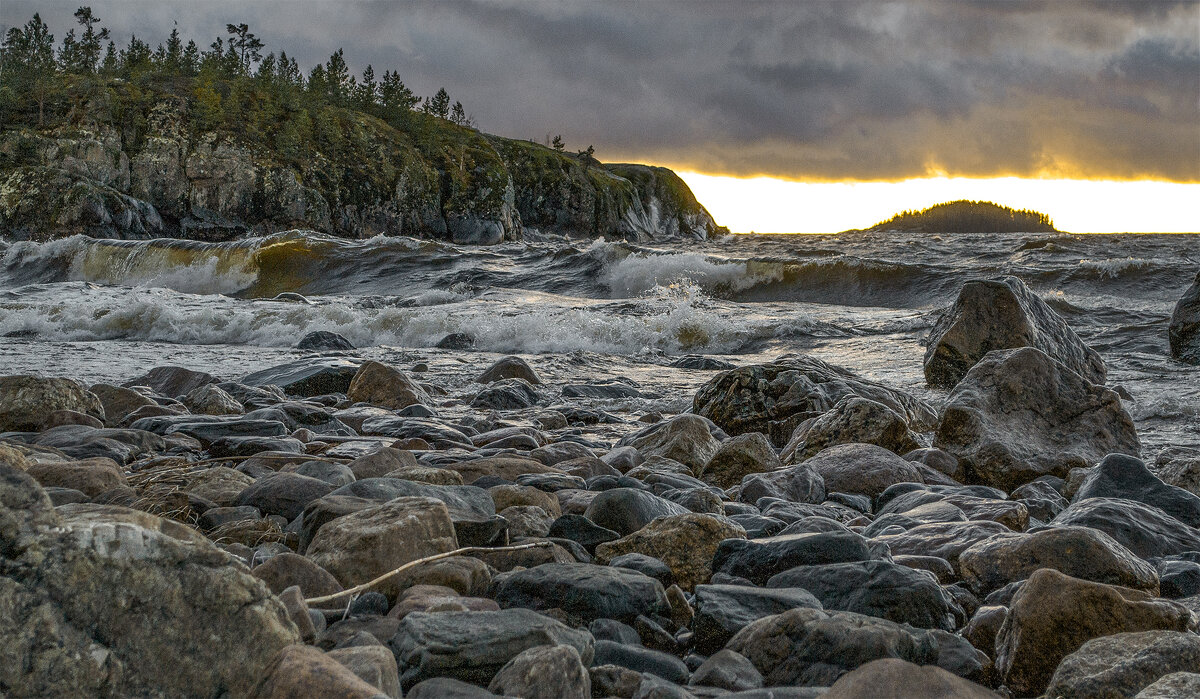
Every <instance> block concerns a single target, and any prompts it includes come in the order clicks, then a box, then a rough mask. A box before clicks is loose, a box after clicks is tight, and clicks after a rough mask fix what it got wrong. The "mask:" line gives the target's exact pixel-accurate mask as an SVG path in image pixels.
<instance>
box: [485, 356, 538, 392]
mask: <svg viewBox="0 0 1200 699" xmlns="http://www.w3.org/2000/svg"><path fill="white" fill-rule="evenodd" d="M505 379H522V380H524V381H528V382H529V383H531V384H533V385H534V386H538V385H540V384H541V383H542V380H541V378H539V377H538V375H537V372H536V371H534V370H533V367H531V366H529V363H528V362H526V361H525V360H524V359H521V358H520V357H511V356H510V357H504V358H503V359H499V360H497V361H496V363H495V364H493V365H491V366H490V367H488V368H487V369H485V370H484V372H483V373H482V374H480V375H479V376H478V377H476V379H475V381H476V382H477V383H485V384H486V383H493V382H495V381H503V380H505Z"/></svg>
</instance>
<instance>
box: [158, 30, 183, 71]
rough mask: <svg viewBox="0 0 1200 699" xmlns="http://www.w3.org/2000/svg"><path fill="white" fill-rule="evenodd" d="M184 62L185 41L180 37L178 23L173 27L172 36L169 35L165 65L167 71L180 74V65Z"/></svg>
mask: <svg viewBox="0 0 1200 699" xmlns="http://www.w3.org/2000/svg"><path fill="white" fill-rule="evenodd" d="M182 63H183V41H182V40H181V39H180V38H179V24H178V23H176V24H175V26H174V27H173V28H172V29H171V36H169V37H167V51H166V58H165V60H164V61H163V67H164V68H165V69H166V70H167V72H169V73H171V74H174V75H178V74H179V72H180V67H181V65H182Z"/></svg>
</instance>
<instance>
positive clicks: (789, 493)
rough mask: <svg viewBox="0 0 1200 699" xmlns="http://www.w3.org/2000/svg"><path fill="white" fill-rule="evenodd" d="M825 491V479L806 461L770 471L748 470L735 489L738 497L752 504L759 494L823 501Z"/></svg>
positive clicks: (769, 496) (759, 498)
mask: <svg viewBox="0 0 1200 699" xmlns="http://www.w3.org/2000/svg"><path fill="white" fill-rule="evenodd" d="M825 495H826V491H825V479H824V478H822V477H821V474H820V473H817V470H816V469H815V468H813V467H812V465H810V464H808V463H807V462H805V463H799V464H793V465H791V466H787V467H784V468H782V469H779V470H778V471H771V472H770V473H752V474H750V475H748V476H745V477H744V478H742V484H741V488H740V489H739V490H738V500H740V501H742V502H746V503H752V504H753V503H757V502H758V501H759V500H761V499H763V498H778V499H780V500H786V501H788V502H799V503H811V504H817V503H820V502H824V500H825Z"/></svg>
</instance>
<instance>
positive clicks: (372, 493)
mask: <svg viewBox="0 0 1200 699" xmlns="http://www.w3.org/2000/svg"><path fill="white" fill-rule="evenodd" d="M330 495H331V496H340V495H349V496H353V497H355V498H366V499H368V500H373V501H375V502H376V503H384V502H388V501H389V500H392V499H393V498H398V497H427V498H434V499H435V500H441V501H442V502H443V503H445V505H446V507H447V508H448V510H449V513H450V520H451V521H452V522H453V523H454V530H455V532H456V533H457V536H458V541H459V543H460V544H461V545H463V546H487V545H493V542H494V541H495V540H496V538H497V537H501V536H502V535H503V531H504V520H503V518H500V517H497V516H496V512H495V505H494V504H493V502H492V498H491V497H489V496H488V494H487V492H486V491H484V490H482V489H480V488H473V487H470V486H449V485H426V484H424V483H414V482H412V481H405V480H400V479H398V478H366V479H363V480H359V481H355V482H354V483H351V484H349V485H345V486H342V487H341V488H338V489H337V490H335V491H333V492H332V493H330ZM309 521H310V518H309V516H308V513H307V511H306V514H305V528H306V529H310V527H309ZM313 531H315V530H313ZM302 540H303V537H302Z"/></svg>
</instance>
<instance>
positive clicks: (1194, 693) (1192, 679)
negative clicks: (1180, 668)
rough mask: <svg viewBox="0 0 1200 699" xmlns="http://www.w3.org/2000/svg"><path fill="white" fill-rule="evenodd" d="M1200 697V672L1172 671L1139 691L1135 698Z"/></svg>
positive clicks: (1177, 698)
mask: <svg viewBox="0 0 1200 699" xmlns="http://www.w3.org/2000/svg"><path fill="white" fill-rule="evenodd" d="M1191 697H1200V673H1197V672H1172V673H1171V674H1169V675H1163V676H1162V677H1160V678H1158V679H1157V680H1156V681H1155V682H1154V683H1153V684H1151V685H1150V686H1148V687H1146V688H1145V689H1143V690H1142V691H1140V692H1138V693H1137V695H1136V696H1135V697H1134V698H1133V699H1190V698H1191Z"/></svg>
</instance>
